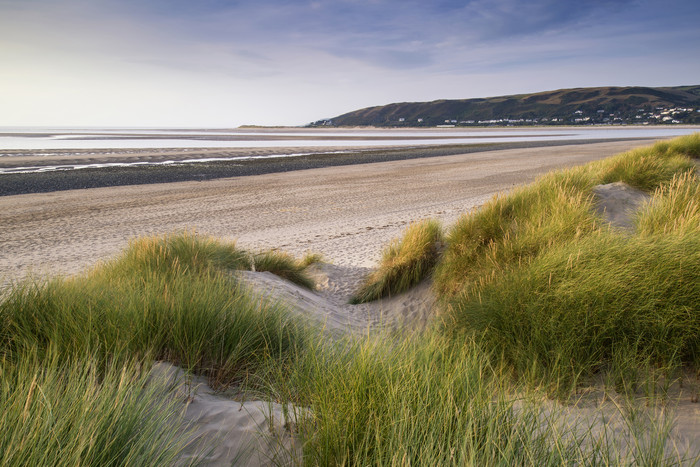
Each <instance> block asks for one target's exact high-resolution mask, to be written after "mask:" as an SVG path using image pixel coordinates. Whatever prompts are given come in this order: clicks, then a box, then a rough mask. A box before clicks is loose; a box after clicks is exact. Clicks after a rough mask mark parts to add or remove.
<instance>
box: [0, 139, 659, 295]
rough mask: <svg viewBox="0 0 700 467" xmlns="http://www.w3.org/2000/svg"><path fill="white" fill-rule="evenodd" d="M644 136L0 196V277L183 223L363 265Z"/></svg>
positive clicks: (100, 254) (70, 266)
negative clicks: (420, 228)
mask: <svg viewBox="0 0 700 467" xmlns="http://www.w3.org/2000/svg"><path fill="white" fill-rule="evenodd" d="M649 143H650V141H649V140H647V139H644V140H631V141H615V142H604V143H600V142H596V143H587V144H568V145H564V146H541V147H524V148H517V149H501V150H490V151H485V152H471V153H463V154H452V155H446V156H439V155H437V156H433V157H428V158H412V159H405V160H393V161H383V162H373V163H366V164H356V165H339V166H328V167H320V168H310V169H303V170H292V171H286V172H284V171H283V172H277V173H267V174H260V175H251V176H243V177H230V178H217V179H214V180H204V181H184V182H171V183H149V184H138V185H124V186H108V187H100V188H93V189H72V190H62V191H55V192H48V193H30V194H22V195H14V196H0V225H2V226H3V228H2V229H1V230H0V244H1V245H2V250H1V251H0V278H1V280H2V284H4V285H5V286H6V285H7V284H8V283H9V282H11V281H15V280H18V279H21V278H23V277H25V276H26V275H27V274H28V273H31V274H34V275H42V276H43V275H55V274H73V273H77V272H79V271H81V270H82V269H83V268H85V267H88V266H90V265H93V264H95V262H97V261H99V260H104V259H107V258H109V257H110V256H112V255H114V254H116V253H118V252H119V251H120V250H121V249H123V248H124V247H125V246H126V245H127V244H128V241H129V239H131V238H135V237H139V236H143V235H156V234H162V233H168V232H176V231H182V230H185V229H190V230H196V231H197V232H199V233H202V234H207V235H212V236H215V237H221V238H224V239H229V240H237V241H238V243H239V245H240V246H241V247H244V248H251V249H262V248H277V249H280V250H283V251H287V252H290V253H293V254H303V253H304V252H307V251H312V252H315V253H319V254H321V255H323V256H324V258H325V259H326V261H328V262H331V263H333V264H335V265H340V266H347V267H352V268H370V267H372V266H373V265H374V264H375V262H376V260H377V259H378V257H379V255H380V253H381V250H382V248H383V247H384V246H385V245H386V243H387V242H388V241H390V240H391V239H392V238H394V237H396V236H398V235H399V234H400V232H401V231H402V230H403V228H405V227H406V225H408V224H409V223H410V222H413V221H417V220H420V219H424V218H430V217H432V218H436V219H439V220H441V221H442V222H443V223H445V224H450V223H451V222H453V221H454V220H455V219H457V217H458V216H459V215H460V214H461V213H464V212H466V211H468V210H470V209H472V208H474V207H476V206H479V205H480V204H482V203H483V202H484V201H486V200H487V199H488V198H490V197H491V196H493V195H494V194H495V193H498V192H500V191H504V190H508V189H510V188H512V187H513V186H515V185H518V184H522V183H527V182H530V181H532V180H534V179H535V178H536V177H537V176H538V175H540V174H543V173H546V172H548V171H550V170H553V169H558V168H563V167H570V166H574V165H578V164H583V163H585V162H588V161H591V160H597V159H603V158H605V157H609V156H611V155H613V154H616V153H619V152H622V151H625V150H628V149H631V148H634V147H638V146H643V145H648V144H649ZM537 146H539V145H537ZM186 167H187V169H188V170H189V171H190V172H194V173H196V171H197V170H199V167H198V166H197V165H193V166H186ZM74 172H80V171H74ZM19 175H21V174H19ZM19 175H18V176H19ZM30 175H31V174H30Z"/></svg>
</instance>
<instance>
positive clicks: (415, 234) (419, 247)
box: [350, 220, 443, 304]
mask: <svg viewBox="0 0 700 467" xmlns="http://www.w3.org/2000/svg"><path fill="white" fill-rule="evenodd" d="M442 240H443V237H442V227H441V226H440V223H439V222H437V221H435V220H425V221H421V222H416V223H414V224H412V225H411V226H409V227H408V228H407V229H406V230H405V232H404V234H403V237H402V238H401V239H400V240H394V241H393V242H392V243H391V244H390V245H389V247H388V248H387V249H386V250H384V253H383V255H382V259H381V261H380V263H379V267H378V268H377V270H376V271H374V272H373V273H371V274H370V275H369V276H368V277H367V279H366V280H365V282H364V283H363V284H362V286H361V288H360V290H359V291H357V292H356V293H355V295H353V297H352V298H351V299H350V303H352V304H358V303H364V302H369V301H372V300H377V299H379V298H382V297H386V296H388V295H396V294H399V293H401V292H405V291H406V290H408V289H410V288H411V287H413V286H414V285H416V284H418V283H419V282H420V281H422V280H423V279H424V278H425V277H426V276H428V275H429V274H430V273H431V271H432V268H433V266H434V265H435V263H436V261H437V259H438V253H439V250H440V246H441V243H442Z"/></svg>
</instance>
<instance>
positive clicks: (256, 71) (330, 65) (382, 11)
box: [0, 0, 700, 128]
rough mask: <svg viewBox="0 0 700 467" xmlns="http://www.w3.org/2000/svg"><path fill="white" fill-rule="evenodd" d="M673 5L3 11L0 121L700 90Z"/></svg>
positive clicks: (696, 13) (294, 122) (699, 14)
mask: <svg viewBox="0 0 700 467" xmlns="http://www.w3.org/2000/svg"><path fill="white" fill-rule="evenodd" d="M698 19H700V4H698V3H697V2H693V1H689V0H686V1H683V0H670V1H667V2H664V3H663V5H661V6H660V5H659V4H658V2H653V1H649V0H640V1H632V0H630V1H592V2H575V3H574V2H556V1H553V0H536V1H532V2H518V1H513V0H500V1H485V0H473V1H466V2H456V1H438V2H427V3H426V2H419V1H413V0H407V1H402V2H397V1H395V0H336V1H332V2H331V1H300V2H289V1H282V0H273V1H269V2H265V3H262V2H254V1H250V0H240V1H234V0H203V1H199V2H188V1H185V0H170V1H166V0H150V1H140V2H137V1H136V0H122V1H118V0H92V1H90V0H0V31H1V32H0V37H1V38H2V45H3V46H2V47H0V59H2V62H3V71H2V73H0V85H1V86H2V89H3V93H2V94H0V105H1V106H2V109H3V110H4V112H2V114H0V126H3V127H22V126H25V127H26V126H46V127H127V128H138V127H142V128H147V127H174V128H188V127H197V128H232V127H237V126H240V125H267V126H275V125H285V126H300V125H304V124H306V123H309V122H311V121H313V120H317V119H321V118H327V117H334V116H336V115H339V114H342V113H345V112H349V111H352V110H356V109H359V108H363V107H368V106H374V105H383V104H388V103H391V102H407V101H411V102H415V101H431V100H436V99H466V98H476V97H490V96H499V95H508V94H521V93H529V92H539V91H548V90H554V89H561V88H573V87H594V86H653V87H657V86H679V85H693V84H698V83H697V77H698V76H700V61H698V60H696V59H693V57H696V56H697V51H698V49H699V46H700V28H697V21H698Z"/></svg>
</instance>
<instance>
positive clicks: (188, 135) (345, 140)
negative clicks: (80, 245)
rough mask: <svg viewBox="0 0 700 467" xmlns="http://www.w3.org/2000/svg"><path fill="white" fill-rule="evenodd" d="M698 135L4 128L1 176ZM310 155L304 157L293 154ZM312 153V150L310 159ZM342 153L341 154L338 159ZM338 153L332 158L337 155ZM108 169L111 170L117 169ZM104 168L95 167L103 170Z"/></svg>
mask: <svg viewBox="0 0 700 467" xmlns="http://www.w3.org/2000/svg"><path fill="white" fill-rule="evenodd" d="M699 130H700V127H695V128H693V127H687V126H684V127H672V126H668V127H667V126H664V127H658V126H648V127H643V126H641V127H625V126H608V127H566V128H549V127H536V128H522V127H521V128H479V129H474V128H468V129H465V128H430V129H309V128H280V129H270V128H264V129H186V128H165V129H158V128H44V127H0V174H3V173H22V172H25V173H26V172H33V171H48V170H72V169H79V168H83V167H82V166H80V165H79V164H73V165H70V166H63V165H56V166H46V165H42V166H41V167H34V166H27V167H17V166H16V164H11V165H12V167H6V168H3V167H2V166H3V164H2V160H3V159H4V160H5V161H6V162H8V161H9V159H8V158H12V157H17V156H52V155H64V154H67V153H68V154H70V151H72V150H75V151H79V152H81V153H85V151H86V150H90V149H94V150H100V151H104V150H106V149H114V150H121V151H128V150H130V149H164V148H172V149H190V150H192V154H193V157H192V158H189V159H186V160H182V159H180V160H177V161H175V160H173V161H169V160H165V161H163V160H160V161H156V162H144V161H139V162H133V163H129V162H120V163H119V164H117V165H120V166H128V165H130V164H133V165H147V164H159V165H162V164H169V163H178V164H182V163H197V162H209V161H212V160H214V161H216V160H222V161H224V160H237V159H250V158H252V157H250V156H245V155H236V156H235V157H220V158H211V157H204V156H202V157H197V156H196V150H197V149H207V148H237V149H241V148H243V149H245V148H250V149H254V148H285V150H286V151H285V152H283V153H279V154H275V153H274V151H273V152H272V153H269V152H268V153H267V154H266V155H263V156H255V157H254V158H268V157H295V156H301V155H308V154H316V153H324V154H329V151H328V149H327V148H338V147H342V148H348V149H352V148H365V149H372V148H381V147H419V146H428V145H429V146H439V145H473V144H485V143H517V142H526V141H527V142H539V141H574V140H581V141H585V140H608V139H610V140H614V139H636V138H655V139H664V138H671V137H675V136H681V135H687V134H691V133H694V132H697V131H699ZM290 148H291V149H293V148H304V149H305V150H304V151H302V152H294V151H291V152H290V151H289V149H290ZM309 148H311V150H310V151H309ZM340 152H342V151H340ZM331 153H332V152H331ZM113 165H114V164H113V163H105V166H106V167H107V166H113ZM98 166H100V164H94V163H93V164H90V165H89V167H98Z"/></svg>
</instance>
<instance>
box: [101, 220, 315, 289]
mask: <svg viewBox="0 0 700 467" xmlns="http://www.w3.org/2000/svg"><path fill="white" fill-rule="evenodd" d="M316 261H318V258H316V257H315V256H314V255H307V257H306V258H304V259H302V260H297V259H295V258H294V257H292V256H291V255H289V254H286V253H282V252H279V251H273V250H270V251H262V252H259V253H250V252H248V251H245V250H241V249H239V248H238V247H237V246H236V244H235V243H234V242H226V241H223V240H218V239H215V238H211V237H207V236H203V235H197V234H195V233H193V232H181V233H176V234H169V235H163V236H154V237H142V238H138V239H135V240H132V241H131V242H130V243H129V247H128V248H127V249H126V250H125V251H124V252H123V253H122V254H121V255H120V256H119V257H117V258H116V259H115V260H113V261H111V262H109V263H107V264H102V265H100V266H99V268H100V269H105V268H106V269H108V270H110V271H111V272H112V273H115V274H132V273H140V272H146V271H148V272H151V273H158V274H164V275H170V274H175V275H177V274H181V273H182V274H190V273H192V274H201V273H204V272H207V271H209V272H213V271H235V270H250V269H255V270H257V271H268V272H271V273H273V274H275V275H277V276H280V277H282V278H284V279H287V280H289V281H291V282H294V283H296V284H298V285H301V286H303V287H307V288H313V287H314V282H313V280H312V279H311V278H310V277H309V276H308V274H307V273H306V271H305V270H306V268H307V267H308V266H309V265H310V264H312V263H313V262H316Z"/></svg>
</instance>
